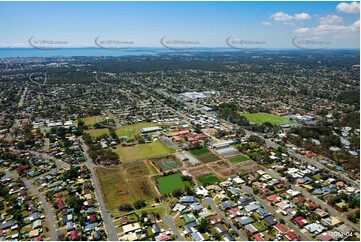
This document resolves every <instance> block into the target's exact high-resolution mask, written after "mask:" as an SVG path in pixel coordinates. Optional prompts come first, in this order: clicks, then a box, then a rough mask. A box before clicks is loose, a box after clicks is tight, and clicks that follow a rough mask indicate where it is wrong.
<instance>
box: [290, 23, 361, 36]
mask: <svg viewBox="0 0 361 242" xmlns="http://www.w3.org/2000/svg"><path fill="white" fill-rule="evenodd" d="M358 32H360V20H357V21H356V22H354V23H353V24H351V25H349V26H345V25H331V24H320V25H319V26H317V27H314V28H298V29H296V30H295V33H296V34H311V35H316V36H317V35H327V34H331V35H333V36H335V37H346V36H349V35H350V34H355V33H356V34H357V36H358V35H359V33H358Z"/></svg>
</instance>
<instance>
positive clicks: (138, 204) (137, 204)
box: [134, 199, 147, 209]
mask: <svg viewBox="0 0 361 242" xmlns="http://www.w3.org/2000/svg"><path fill="white" fill-rule="evenodd" d="M145 206H147V204H146V203H145V201H144V200H143V199H140V200H137V201H136V202H135V203H134V207H135V208H136V209H141V208H143V207H145Z"/></svg>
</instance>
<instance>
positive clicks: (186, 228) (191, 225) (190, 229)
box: [184, 221, 198, 233]
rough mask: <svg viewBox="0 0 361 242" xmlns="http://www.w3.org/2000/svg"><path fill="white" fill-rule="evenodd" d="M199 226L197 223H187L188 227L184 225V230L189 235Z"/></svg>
mask: <svg viewBox="0 0 361 242" xmlns="http://www.w3.org/2000/svg"><path fill="white" fill-rule="evenodd" d="M197 225H198V224H197V222H196V221H193V222H190V223H187V224H186V225H184V230H185V231H187V232H188V233H192V232H193V231H192V228H194V227H196V226H197Z"/></svg>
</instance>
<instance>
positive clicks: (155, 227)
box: [152, 223, 160, 233]
mask: <svg viewBox="0 0 361 242" xmlns="http://www.w3.org/2000/svg"><path fill="white" fill-rule="evenodd" d="M152 229H153V231H154V233H160V228H159V226H158V224H157V223H154V224H153V225H152Z"/></svg>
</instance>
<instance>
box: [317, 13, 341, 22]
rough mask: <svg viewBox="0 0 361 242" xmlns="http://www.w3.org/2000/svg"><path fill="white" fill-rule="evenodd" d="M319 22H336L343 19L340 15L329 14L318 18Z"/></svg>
mask: <svg viewBox="0 0 361 242" xmlns="http://www.w3.org/2000/svg"><path fill="white" fill-rule="evenodd" d="M319 20H320V24H337V23H340V22H342V21H343V19H342V18H341V17H340V16H337V15H334V14H329V15H326V16H325V17H321V18H319Z"/></svg>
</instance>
